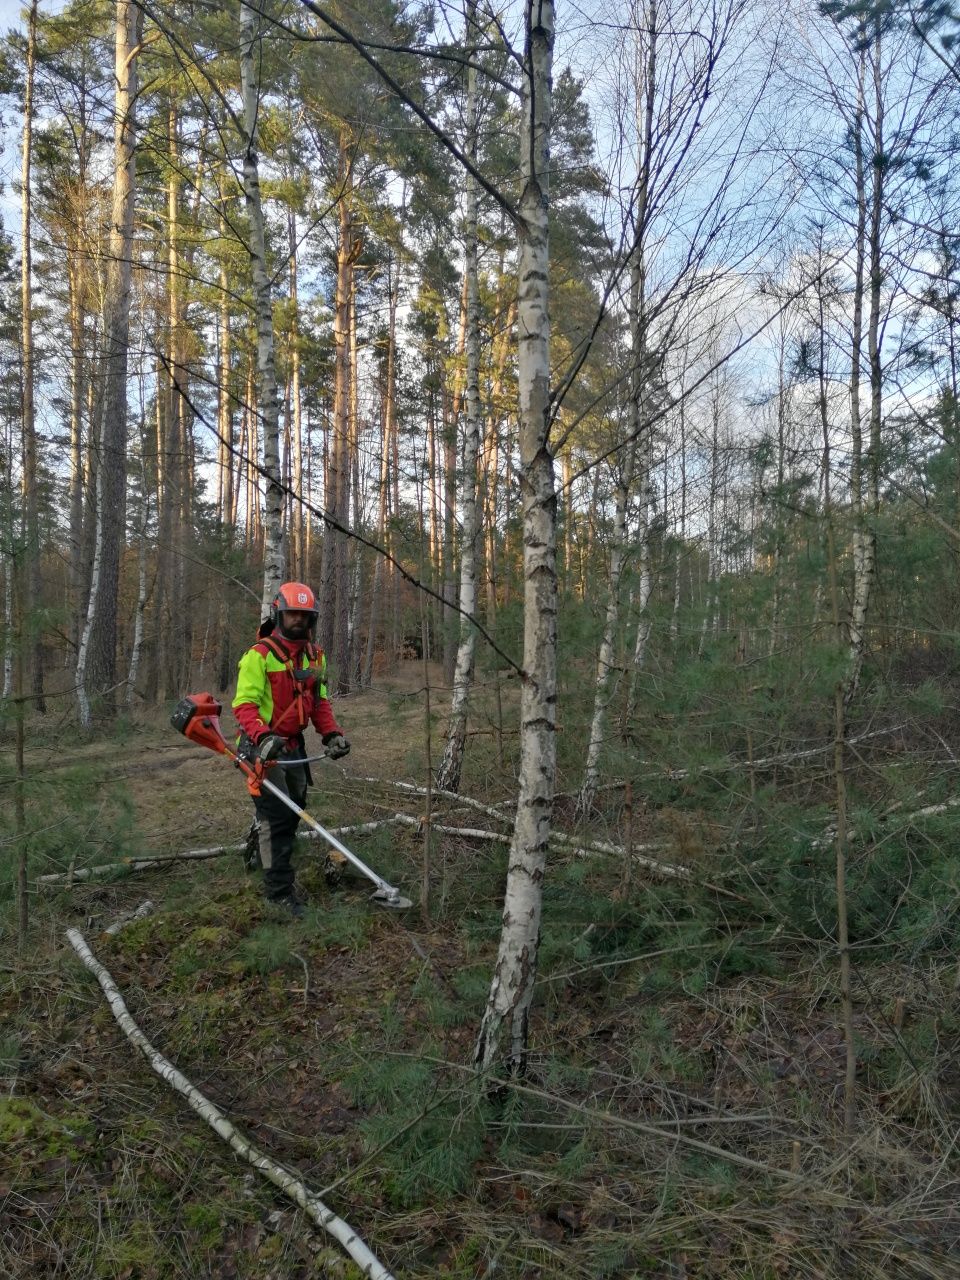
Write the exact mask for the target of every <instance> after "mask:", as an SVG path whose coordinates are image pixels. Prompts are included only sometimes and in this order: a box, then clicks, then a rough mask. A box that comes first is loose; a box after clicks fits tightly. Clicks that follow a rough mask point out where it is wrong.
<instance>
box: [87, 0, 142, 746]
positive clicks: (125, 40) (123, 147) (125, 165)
mask: <svg viewBox="0 0 960 1280" xmlns="http://www.w3.org/2000/svg"><path fill="white" fill-rule="evenodd" d="M142 29H143V12H142V10H141V9H139V8H138V7H137V6H136V5H135V4H134V3H133V2H132V0H117V5H116V42H115V54H116V61H115V74H116V90H115V106H114V181H113V210H112V216H111V231H110V242H109V260H108V262H107V268H106V283H105V294H104V319H103V346H104V387H103V410H102V420H101V427H100V432H99V440H100V458H99V465H98V469H97V489H96V493H97V503H96V506H97V512H96V536H95V542H94V558H93V570H92V573H91V579H90V599H89V603H88V606H87V617H86V622H85V624H84V629H83V634H82V636H81V639H80V646H79V650H78V653H77V673H76V683H77V696H78V702H79V706H80V721H81V723H82V724H83V725H84V726H88V725H89V724H90V722H91V715H92V713H91V706H90V697H89V694H88V692H87V685H88V682H89V683H91V684H92V685H93V686H94V688H95V689H96V690H98V691H99V692H101V693H102V694H103V695H104V696H105V697H109V696H110V691H111V690H112V688H113V686H114V684H115V680H116V661H117V653H116V649H117V602H118V595H119V582H120V549H121V546H122V543H123V535H124V527H125V515H126V479H127V467H126V442H127V350H128V347H129V335H130V295H131V284H132V275H133V213H134V202H135V196H136V158H135V147H136V102H137V93H138V87H137V62H138V53H139V46H140V38H141V33H142ZM107 705H108V706H109V705H110V704H107Z"/></svg>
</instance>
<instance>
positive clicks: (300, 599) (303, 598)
mask: <svg viewBox="0 0 960 1280" xmlns="http://www.w3.org/2000/svg"><path fill="white" fill-rule="evenodd" d="M309 603H310V597H309V596H308V595H307V593H306V592H305V591H301V592H300V594H299V595H298V596H297V604H309Z"/></svg>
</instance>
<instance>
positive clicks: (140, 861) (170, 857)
mask: <svg viewBox="0 0 960 1280" xmlns="http://www.w3.org/2000/svg"><path fill="white" fill-rule="evenodd" d="M243 847H244V846H243V845H242V844H217V845H213V846H211V848H209V849H185V850H184V851H183V852H182V853H168V854H160V855H158V856H157V857H155V858H121V860H120V861H119V862H101V863H98V865H97V866H95V867H81V868H80V869H79V870H78V871H74V872H72V873H71V872H69V871H54V872H51V873H50V874H49V875H44V876H37V878H36V880H35V881H34V884H39V885H43V884H66V882H67V881H68V880H71V879H72V880H95V879H97V878H98V877H99V876H108V875H111V874H112V873H113V872H115V871H149V870H150V868H151V867H169V866H171V865H172V864H173V863H175V862H191V861H202V860H203V859H204V858H222V857H223V856H224V854H227V853H239V852H240V850H241V849H242V848H243Z"/></svg>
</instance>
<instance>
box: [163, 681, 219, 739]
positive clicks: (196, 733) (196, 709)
mask: <svg viewBox="0 0 960 1280" xmlns="http://www.w3.org/2000/svg"><path fill="white" fill-rule="evenodd" d="M222 710H223V707H222V705H221V704H220V703H219V702H218V701H217V699H216V698H215V697H214V696H213V694H212V693H188V694H187V696H186V697H185V698H181V699H180V701H179V702H178V703H177V705H176V706H175V707H174V709H173V715H172V716H171V717H170V723H171V724H172V725H173V727H174V729H176V730H177V732H178V733H182V734H183V736H184V737H185V738H189V739H190V741H191V742H195V743H196V744H197V745H198V746H201V747H209V748H210V750H211V751H220V752H223V751H226V750H228V748H227V744H226V742H225V741H224V737H223V732H222V730H221V728H220V712H221V711H222Z"/></svg>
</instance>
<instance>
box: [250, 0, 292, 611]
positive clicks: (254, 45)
mask: <svg viewBox="0 0 960 1280" xmlns="http://www.w3.org/2000/svg"><path fill="white" fill-rule="evenodd" d="M260 42H261V33H260V27H259V22H258V20H257V19H256V18H255V16H254V10H253V9H252V8H251V7H250V6H249V5H248V4H246V3H244V0H240V85H241V93H242V97H243V121H244V154H243V193H244V196H245V198H246V204H247V216H248V218H249V220H250V268H251V272H252V275H253V293H254V302H255V307H256V315H257V381H258V384H259V385H258V388H257V403H258V407H259V411H260V417H261V420H262V422H263V467H264V470H265V471H266V473H267V476H268V477H269V480H268V483H267V493H266V500H265V505H264V512H263V532H264V554H263V595H262V598H261V602H260V612H261V615H262V616H263V617H264V618H266V616H267V614H268V613H269V612H270V604H271V602H272V600H273V598H274V596H275V595H276V594H277V591H278V590H279V588H280V584H281V583H282V581H283V575H284V568H285V547H284V536H283V493H282V491H281V488H280V424H279V417H280V406H279V404H278V401H277V375H276V370H275V365H274V344H273V296H272V290H271V288H270V275H269V273H268V271H267V246H266V236H265V234H264V226H263V205H262V203H261V199H260V170H259V160H258V156H257V116H258V112H259V110H260V105H261V104H260V85H259V78H258V75H257V67H258V63H259V55H260ZM256 457H257V455H256V454H255V453H251V454H250V460H251V461H254V460H255V459H256Z"/></svg>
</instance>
